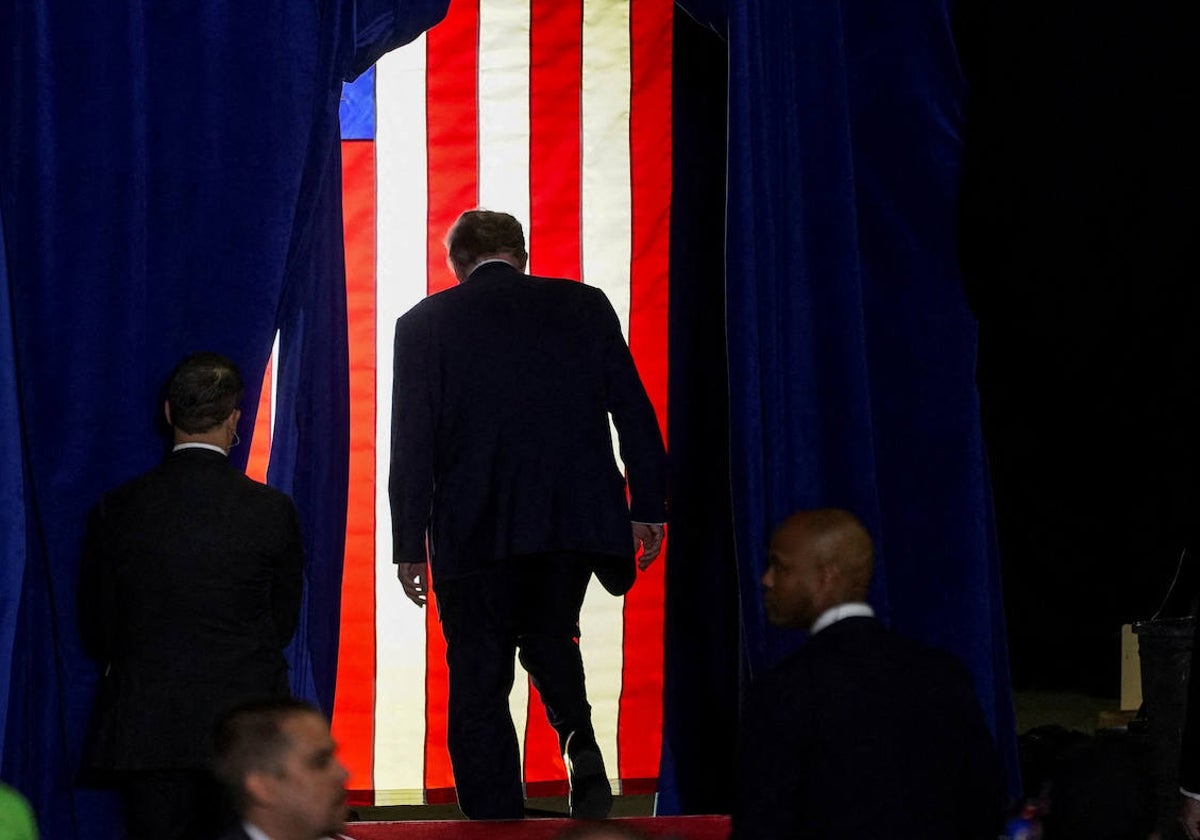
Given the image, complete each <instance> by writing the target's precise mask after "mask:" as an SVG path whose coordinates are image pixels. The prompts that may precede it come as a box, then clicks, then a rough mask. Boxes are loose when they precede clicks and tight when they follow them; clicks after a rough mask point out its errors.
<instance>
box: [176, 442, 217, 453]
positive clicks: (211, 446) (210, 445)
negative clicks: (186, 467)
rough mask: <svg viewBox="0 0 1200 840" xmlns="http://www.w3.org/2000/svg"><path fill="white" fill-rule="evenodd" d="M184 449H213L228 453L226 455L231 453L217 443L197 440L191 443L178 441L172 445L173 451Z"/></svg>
mask: <svg viewBox="0 0 1200 840" xmlns="http://www.w3.org/2000/svg"><path fill="white" fill-rule="evenodd" d="M184 449H211V450H212V451H213V452H219V453H220V454H222V455H226V456H228V455H229V453H228V452H226V451H225V450H224V449H222V448H221V447H219V446H217V445H216V444H213V443H196V442H195V441H193V442H191V443H177V444H175V446H174V447H172V449H171V451H172V452H180V451H182V450H184Z"/></svg>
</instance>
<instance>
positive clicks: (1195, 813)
mask: <svg viewBox="0 0 1200 840" xmlns="http://www.w3.org/2000/svg"><path fill="white" fill-rule="evenodd" d="M1181 798H1182V799H1183V802H1182V803H1181V804H1180V808H1179V822H1180V823H1181V824H1182V825H1183V833H1184V834H1186V835H1187V836H1188V840H1200V799H1192V797H1190V796H1182V797H1181Z"/></svg>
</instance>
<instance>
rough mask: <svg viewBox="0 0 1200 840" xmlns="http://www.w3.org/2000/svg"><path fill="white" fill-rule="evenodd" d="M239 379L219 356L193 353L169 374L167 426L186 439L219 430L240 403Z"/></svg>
mask: <svg viewBox="0 0 1200 840" xmlns="http://www.w3.org/2000/svg"><path fill="white" fill-rule="evenodd" d="M242 391H243V386H242V375H241V374H240V373H238V369H237V367H236V366H235V365H234V364H233V362H231V361H230V360H229V359H227V358H225V357H224V356H222V355H220V354H219V353H193V354H191V355H190V356H186V357H185V358H184V359H183V361H181V362H180V363H179V364H178V365H176V366H175V370H174V371H172V372H171V379H170V380H169V381H168V383H167V404H168V405H170V406H171V425H172V426H174V427H175V428H176V429H179V430H180V431H182V432H186V433H188V434H190V435H194V434H200V433H202V432H208V431H211V430H212V429H215V428H216V427H217V426H219V425H220V424H221V423H222V422H223V421H224V420H225V418H227V417H228V416H229V415H230V414H232V413H233V410H234V409H235V408H237V407H238V405H239V404H240V403H241V401H242Z"/></svg>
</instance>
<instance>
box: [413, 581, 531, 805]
mask: <svg viewBox="0 0 1200 840" xmlns="http://www.w3.org/2000/svg"><path fill="white" fill-rule="evenodd" d="M514 584H515V580H514V575H513V574H512V570H511V568H510V567H509V566H507V565H505V566H503V567H501V568H497V569H493V570H488V571H486V572H482V573H479V574H476V575H471V576H470V577H466V578H459V579H456V580H450V581H445V582H443V583H437V582H435V584H434V594H435V596H436V597H437V605H438V612H439V615H440V618H441V622H442V632H443V634H444V635H445V637H446V664H447V665H448V666H449V671H450V701H449V706H450V708H449V722H448V724H449V725H448V728H449V733H448V741H449V749H450V762H451V764H452V765H453V767H454V781H455V785H456V787H457V789H458V805H459V807H460V808H461V809H462V812H463V813H464V814H465V815H466V816H467V817H469V818H470V819H473V820H502V819H521V818H522V817H523V816H524V815H525V802H524V792H523V789H522V786H521V754H520V750H519V748H518V745H517V732H516V729H515V728H514V727H513V722H512V715H511V714H510V713H509V710H508V695H509V692H510V691H511V690H512V684H513V658H514V656H515V654H516V635H515V633H514V631H513V611H514V608H515V598H516V592H515V585H514Z"/></svg>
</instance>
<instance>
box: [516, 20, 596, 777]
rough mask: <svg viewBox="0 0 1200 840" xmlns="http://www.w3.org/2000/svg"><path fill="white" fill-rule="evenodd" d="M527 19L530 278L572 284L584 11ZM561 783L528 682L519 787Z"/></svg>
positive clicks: (576, 259)
mask: <svg viewBox="0 0 1200 840" xmlns="http://www.w3.org/2000/svg"><path fill="white" fill-rule="evenodd" d="M530 11H531V20H530V55H529V64H530V71H529V218H530V221H529V242H530V246H531V247H530V273H531V274H542V275H549V276H552V277H569V278H571V279H573V280H578V279H579V277H580V274H581V249H582V245H581V243H580V233H579V231H580V226H581V215H582V214H581V210H580V193H581V190H580V181H581V174H580V160H581V154H582V151H581V140H580V117H581V113H580V86H581V85H582V81H583V41H582V37H581V35H582V30H583V3H582V2H581V1H580V0H533V2H532V4H531V10H530ZM565 778H566V768H564V767H563V762H562V756H561V755H559V751H558V735H557V734H556V733H555V732H554V730H553V729H552V728H551V727H550V724H549V723H548V722H547V721H546V711H545V706H544V705H543V704H542V701H541V698H540V697H539V696H538V692H537V689H535V688H534V687H533V684H532V682H531V683H530V686H529V705H528V709H527V714H526V722H525V779H526V780H527V782H545V781H548V780H559V781H558V782H557V783H556V784H557V787H556V788H555V790H553V791H552V793H553V794H561V793H563V792H565V788H563V786H562V784H563V783H562V781H561V780H564V779H565ZM542 787H544V786H542ZM558 788H562V789H558ZM527 790H528V787H527ZM552 793H547V792H543V793H541V794H540V795H543V796H544V795H552ZM530 795H532V794H530Z"/></svg>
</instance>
